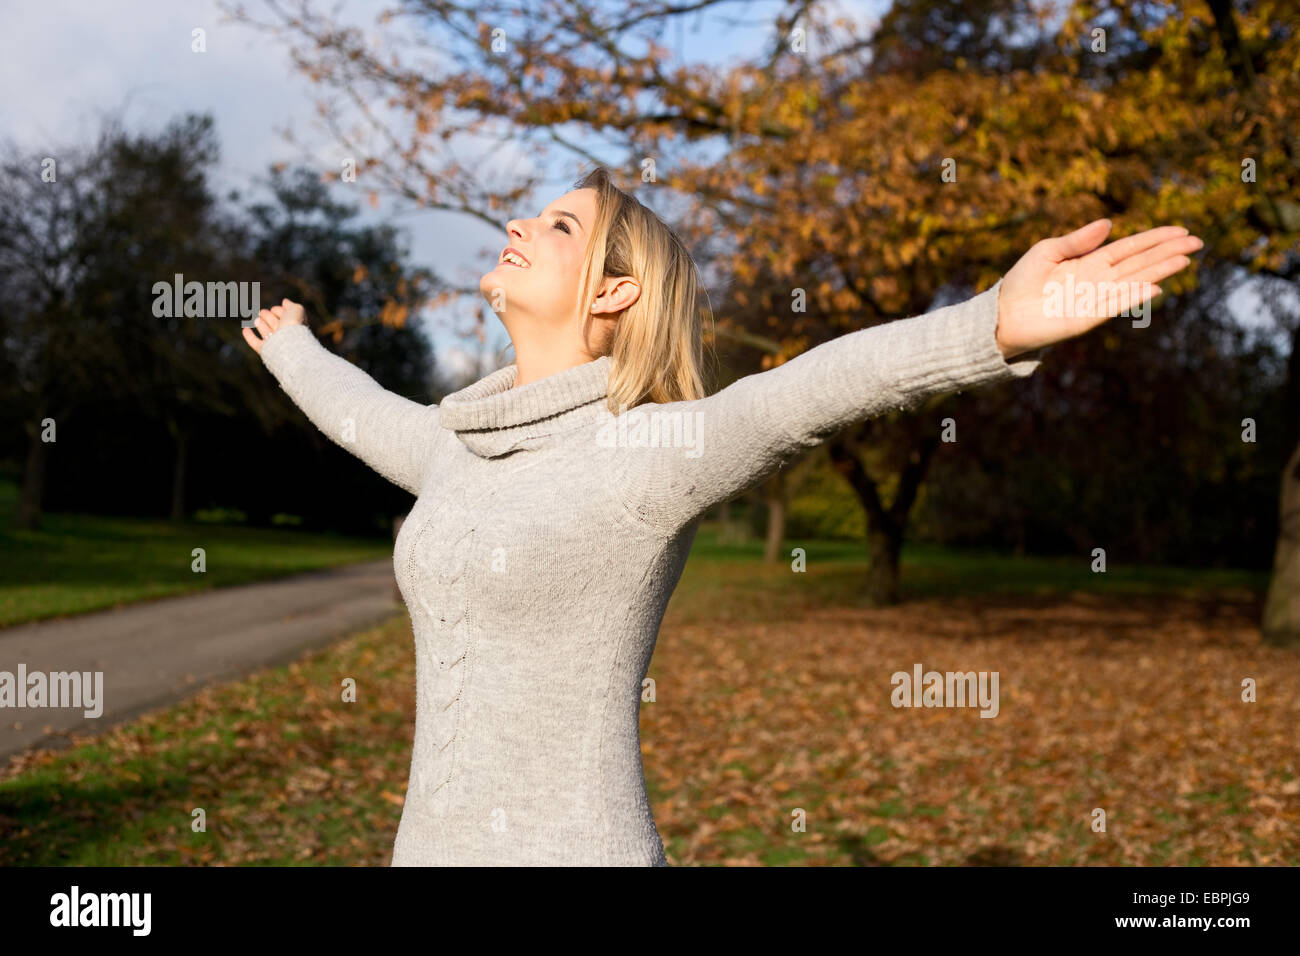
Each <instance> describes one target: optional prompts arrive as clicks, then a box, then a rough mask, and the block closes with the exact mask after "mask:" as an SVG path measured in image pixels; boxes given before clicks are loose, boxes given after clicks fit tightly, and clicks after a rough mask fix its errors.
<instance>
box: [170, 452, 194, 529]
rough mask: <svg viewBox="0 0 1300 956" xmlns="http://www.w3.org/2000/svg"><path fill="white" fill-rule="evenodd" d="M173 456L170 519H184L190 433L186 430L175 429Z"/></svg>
mask: <svg viewBox="0 0 1300 956" xmlns="http://www.w3.org/2000/svg"><path fill="white" fill-rule="evenodd" d="M173 434H174V435H175V438H176V445H175V449H176V450H175V458H174V459H173V462H172V511H171V520H172V521H184V520H185V465H186V461H187V459H188V456H189V448H190V435H189V432H188V431H184V430H175V431H173Z"/></svg>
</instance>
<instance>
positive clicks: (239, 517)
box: [194, 508, 248, 524]
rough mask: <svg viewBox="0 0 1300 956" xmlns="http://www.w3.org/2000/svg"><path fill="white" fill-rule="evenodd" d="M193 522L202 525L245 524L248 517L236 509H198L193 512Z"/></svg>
mask: <svg viewBox="0 0 1300 956" xmlns="http://www.w3.org/2000/svg"><path fill="white" fill-rule="evenodd" d="M194 520H195V521H201V522H202V523H204V524H245V523H247V521H248V515H246V514H244V512H242V511H240V510H239V509H238V508H200V509H199V510H198V511H196V512H194Z"/></svg>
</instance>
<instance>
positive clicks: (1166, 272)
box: [1125, 256, 1192, 283]
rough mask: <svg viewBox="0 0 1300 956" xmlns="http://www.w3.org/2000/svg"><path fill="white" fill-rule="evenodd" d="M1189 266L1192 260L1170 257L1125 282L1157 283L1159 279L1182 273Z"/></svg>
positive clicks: (1183, 257)
mask: <svg viewBox="0 0 1300 956" xmlns="http://www.w3.org/2000/svg"><path fill="white" fill-rule="evenodd" d="M1191 264H1192V260H1191V259H1189V258H1187V256H1171V257H1169V258H1168V259H1163V260H1161V261H1160V262H1157V263H1156V264H1155V265H1152V266H1148V267H1147V268H1146V269H1143V270H1142V271H1141V272H1139V273H1137V274H1136V275H1132V276H1129V277H1128V278H1127V279H1126V280H1125V281H1126V282H1141V283H1147V282H1159V281H1160V280H1161V279H1168V278H1169V277H1170V276H1171V275H1173V274H1174V273H1175V272H1182V271H1183V270H1184V269H1186V268H1187V267H1188V266H1189V265H1191Z"/></svg>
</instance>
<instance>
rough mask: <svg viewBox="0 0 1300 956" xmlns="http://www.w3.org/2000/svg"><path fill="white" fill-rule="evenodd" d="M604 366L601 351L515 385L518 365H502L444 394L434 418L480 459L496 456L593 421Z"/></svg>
mask: <svg viewBox="0 0 1300 956" xmlns="http://www.w3.org/2000/svg"><path fill="white" fill-rule="evenodd" d="M609 366H610V358H609V356H608V355H602V356H601V357H600V358H597V359H594V360H593V361H590V362H585V363H584V364H582V365H575V366H574V367H573V368H568V369H565V370H564V371H563V372H556V373H555V374H554V375H548V376H546V378H541V379H538V380H537V381H535V382H529V383H528V384H527V385H521V386H519V387H518V388H515V387H514V384H515V377H516V375H517V374H518V371H519V367H518V366H517V365H515V364H511V365H507V366H506V367H505V368H503V369H498V370H497V371H495V372H493V373H491V374H490V375H488V376H486V377H484V378H481V379H479V380H478V381H477V382H475V383H474V384H473V385H468V386H466V387H465V388H462V389H461V390H460V391H458V392H452V394H450V395H448V396H447V397H446V398H444V399H443V400H442V401H441V402H440V403H439V405H438V417H439V421H440V422H441V424H442V427H443V428H448V429H450V430H452V431H454V432H455V433H456V437H457V438H459V439H460V440H461V443H462V444H464V446H465V447H466V448H468V449H469V450H470V451H472V452H473V453H474V454H476V455H478V456H479V457H480V458H496V457H498V456H500V455H505V454H507V453H509V452H511V451H515V450H516V449H518V448H521V447H526V446H530V445H535V444H539V443H540V439H542V438H544V437H545V436H547V435H552V434H555V433H556V432H561V431H566V430H568V429H570V428H574V427H576V426H578V425H581V424H583V423H585V422H587V421H594V420H595V419H596V418H597V417H598V416H599V414H600V412H601V409H603V408H604V407H605V398H606V397H607V396H608V394H609Z"/></svg>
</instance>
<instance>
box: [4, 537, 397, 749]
mask: <svg viewBox="0 0 1300 956" xmlns="http://www.w3.org/2000/svg"><path fill="white" fill-rule="evenodd" d="M404 608H405V605H403V604H402V603H401V601H400V600H399V599H398V598H397V595H396V591H395V584H394V581H393V562H392V560H391V559H386V560H383V561H372V562H367V563H365V564H353V565H346V566H344V567H338V568H330V569H327V570H324V571H313V572H310V573H308V574H302V575H295V576H293V577H288V578H280V579H277V580H275V581H268V582H266V583H263V584H251V585H244V586H240V587H229V588H218V589H216V590H213V591H205V592H203V593H201V594H187V595H183V596H180V597H173V598H164V599H161V600H157V601H147V602H145V603H142V604H135V605H130V606H127V607H123V608H116V609H114V610H110V611H96V612H93V613H90V614H83V615H78V616H76V617H69V618H63V619H59V620H51V621H37V622H34V623H31V624H20V625H18V626H16V627H10V628H4V629H0V671H8V672H10V673H11V674H16V673H17V671H18V665H19V663H23V664H25V665H26V668H27V673H28V674H31V673H33V672H37V671H40V672H44V673H46V674H49V673H50V672H51V671H92V672H93V671H102V672H103V674H104V678H103V682H104V683H103V713H102V714H101V715H100V716H99V717H97V718H87V717H85V716H84V713H83V709H82V708H52V707H44V708H39V709H34V708H19V709H10V708H9V707H4V708H0V758H3V757H7V756H9V755H10V754H13V753H17V752H20V751H22V750H26V749H27V748H29V747H33V746H37V745H40V746H58V745H60V744H61V743H64V742H66V740H67V734H68V733H69V732H76V733H80V734H86V733H98V732H100V731H103V730H106V729H108V728H109V727H111V726H113V725H115V724H119V723H121V722H123V721H125V720H128V719H129V718H131V717H134V716H137V715H138V714H140V713H143V712H144V711H147V710H151V709H153V708H155V707H159V706H162V705H164V704H168V703H172V702H174V701H176V700H179V699H181V698H182V697H184V696H186V695H187V694H190V693H193V692H194V691H196V690H198V689H199V688H200V687H202V686H204V685H205V684H211V683H215V682H218V681H225V680H231V679H234V678H237V677H241V676H243V675H245V674H248V673H251V672H252V671H255V670H259V669H261V668H263V667H269V666H272V665H275V664H280V663H284V662H285V661H287V660H291V659H292V658H294V657H296V656H298V655H299V654H301V653H302V652H304V651H306V650H309V649H311V648H315V647H320V646H322V645H325V644H328V643H329V642H331V641H333V640H334V639H336V638H339V637H342V636H343V635H345V634H348V633H350V632H352V631H356V630H360V629H362V628H365V627H369V626H371V625H374V624H377V623H378V622H380V621H383V620H385V619H387V618H389V617H391V616H392V615H394V614H396V613H398V612H399V611H401V610H403V609H404Z"/></svg>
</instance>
